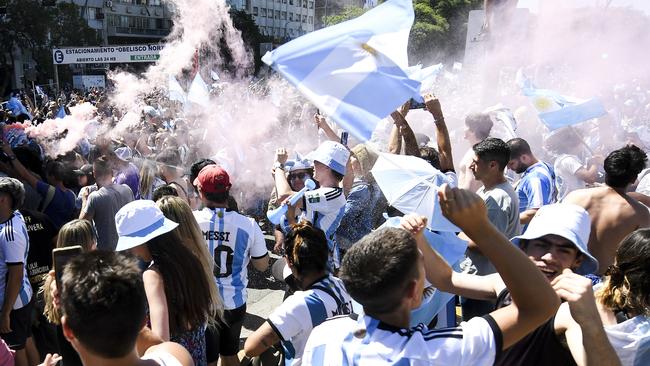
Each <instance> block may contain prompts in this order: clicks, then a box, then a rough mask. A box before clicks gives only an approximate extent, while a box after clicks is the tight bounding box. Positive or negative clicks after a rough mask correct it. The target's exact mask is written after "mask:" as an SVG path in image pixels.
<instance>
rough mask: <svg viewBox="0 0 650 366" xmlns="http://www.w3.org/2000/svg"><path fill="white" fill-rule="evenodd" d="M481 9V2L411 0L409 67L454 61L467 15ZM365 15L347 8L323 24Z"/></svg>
mask: <svg viewBox="0 0 650 366" xmlns="http://www.w3.org/2000/svg"><path fill="white" fill-rule="evenodd" d="M482 5H483V0H414V2H413V9H414V11H415V22H414V23H413V27H412V28H411V35H410V38H409V56H410V62H411V64H415V63H417V62H423V63H425V64H427V63H431V62H432V61H433V60H435V61H455V60H457V59H458V58H459V57H460V55H461V54H462V52H463V50H464V48H465V35H466V34H467V17H468V14H469V11H470V10H472V9H480V8H481V7H482ZM365 12H366V9H363V8H360V7H347V8H344V9H343V11H342V12H340V13H338V14H336V15H331V16H328V17H326V18H325V19H324V23H325V24H326V25H327V26H330V25H334V24H338V23H341V22H344V21H347V20H350V19H353V18H356V17H358V16H360V15H362V14H363V13H365Z"/></svg>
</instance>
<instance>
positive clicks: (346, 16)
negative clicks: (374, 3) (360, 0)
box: [323, 6, 366, 27]
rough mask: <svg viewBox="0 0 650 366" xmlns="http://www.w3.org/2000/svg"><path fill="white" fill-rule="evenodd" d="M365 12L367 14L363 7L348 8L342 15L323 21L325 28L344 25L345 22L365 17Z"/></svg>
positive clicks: (326, 18) (331, 16)
mask: <svg viewBox="0 0 650 366" xmlns="http://www.w3.org/2000/svg"><path fill="white" fill-rule="evenodd" d="M365 12H366V9H364V8H362V7H359V6H347V7H345V8H343V10H342V11H341V12H340V13H338V14H335V15H330V16H327V17H325V19H323V23H324V24H325V26H327V27H329V26H330V25H334V24H339V23H343V22H345V21H348V20H350V19H354V18H357V17H359V16H361V15H363V13H365Z"/></svg>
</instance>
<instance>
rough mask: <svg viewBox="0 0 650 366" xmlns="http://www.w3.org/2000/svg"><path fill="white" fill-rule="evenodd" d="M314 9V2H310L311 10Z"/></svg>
mask: <svg viewBox="0 0 650 366" xmlns="http://www.w3.org/2000/svg"><path fill="white" fill-rule="evenodd" d="M313 8H314V2H313V1H310V2H309V9H313Z"/></svg>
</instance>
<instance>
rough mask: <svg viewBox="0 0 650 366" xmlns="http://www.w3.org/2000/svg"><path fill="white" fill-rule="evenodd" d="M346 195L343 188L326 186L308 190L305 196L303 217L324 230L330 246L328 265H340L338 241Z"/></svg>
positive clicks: (333, 266) (337, 266)
mask: <svg viewBox="0 0 650 366" xmlns="http://www.w3.org/2000/svg"><path fill="white" fill-rule="evenodd" d="M345 202H346V200H345V195H344V194H343V189H342V188H338V187H336V188H332V187H324V188H318V189H315V190H313V191H307V193H305V196H304V198H303V208H304V210H303V218H304V219H306V220H307V221H309V222H311V223H312V224H313V225H314V226H315V227H317V228H319V229H321V230H323V232H324V233H325V237H326V238H327V246H328V248H329V254H330V256H329V261H328V266H329V268H330V269H337V268H339V267H340V258H339V247H338V243H337V242H336V229H338V227H339V224H340V223H341V219H342V218H343V214H344V213H345Z"/></svg>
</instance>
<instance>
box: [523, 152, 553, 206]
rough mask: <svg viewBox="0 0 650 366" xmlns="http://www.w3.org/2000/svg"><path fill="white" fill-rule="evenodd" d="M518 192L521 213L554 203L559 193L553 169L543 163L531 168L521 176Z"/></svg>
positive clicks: (540, 162) (539, 162)
mask: <svg viewBox="0 0 650 366" xmlns="http://www.w3.org/2000/svg"><path fill="white" fill-rule="evenodd" d="M516 191H517V196H518V197H519V212H520V213H521V212H524V211H526V210H530V209H534V208H540V207H542V206H544V205H549V204H551V203H554V202H555V201H556V199H557V191H556V189H555V172H554V171H553V168H552V167H551V166H549V165H548V164H546V163H544V162H543V161H538V162H537V163H535V164H533V165H531V166H529V167H528V169H526V171H525V172H524V173H523V174H522V175H521V179H520V180H519V182H518V183H517V187H516Z"/></svg>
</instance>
